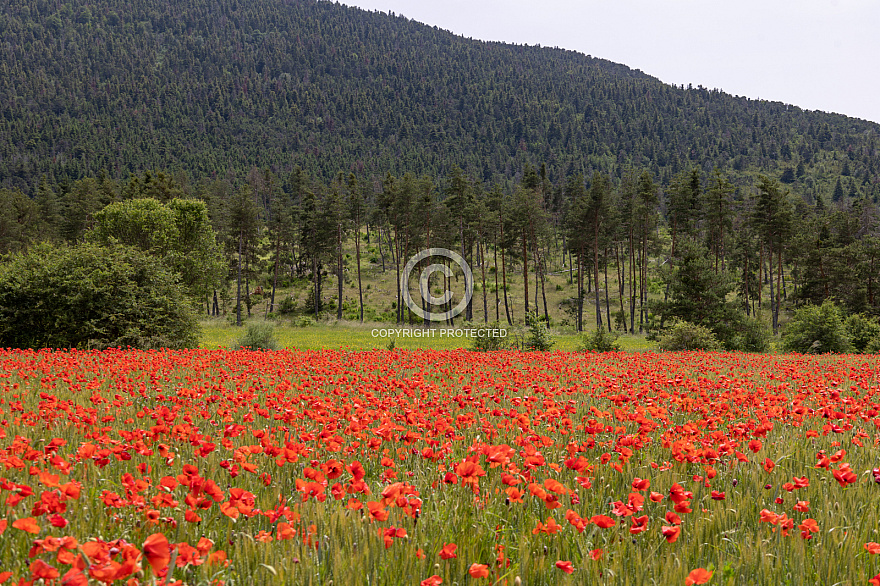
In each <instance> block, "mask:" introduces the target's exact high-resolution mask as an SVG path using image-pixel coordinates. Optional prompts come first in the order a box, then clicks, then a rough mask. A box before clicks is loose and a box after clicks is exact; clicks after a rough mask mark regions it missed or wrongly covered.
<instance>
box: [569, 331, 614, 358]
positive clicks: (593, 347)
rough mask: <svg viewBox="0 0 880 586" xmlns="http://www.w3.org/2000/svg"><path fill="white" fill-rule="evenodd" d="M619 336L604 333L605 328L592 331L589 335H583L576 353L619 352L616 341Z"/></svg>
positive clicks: (607, 332) (612, 333)
mask: <svg viewBox="0 0 880 586" xmlns="http://www.w3.org/2000/svg"><path fill="white" fill-rule="evenodd" d="M619 337H620V334H618V333H617V332H609V331H606V330H605V328H599V329H597V330H594V331H593V333H591V334H583V335H582V336H581V337H580V343H579V344H578V352H619V351H620V344H618V343H617V339H618V338H619Z"/></svg>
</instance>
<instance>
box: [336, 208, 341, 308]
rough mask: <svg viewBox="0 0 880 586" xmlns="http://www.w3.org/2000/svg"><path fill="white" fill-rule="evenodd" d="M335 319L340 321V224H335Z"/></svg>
mask: <svg viewBox="0 0 880 586" xmlns="http://www.w3.org/2000/svg"><path fill="white" fill-rule="evenodd" d="M336 247H337V248H336V319H338V320H341V319H342V223H337V224H336Z"/></svg>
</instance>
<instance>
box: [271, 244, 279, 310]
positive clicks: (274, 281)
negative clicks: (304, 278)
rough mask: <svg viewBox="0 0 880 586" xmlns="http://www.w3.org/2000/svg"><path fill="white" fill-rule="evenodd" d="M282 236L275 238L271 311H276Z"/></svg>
mask: <svg viewBox="0 0 880 586" xmlns="http://www.w3.org/2000/svg"><path fill="white" fill-rule="evenodd" d="M280 261H281V238H278V237H276V238H275V276H274V277H273V278H272V301H271V303H270V305H269V313H274V312H275V289H277V288H278V265H280V264H281V262H280Z"/></svg>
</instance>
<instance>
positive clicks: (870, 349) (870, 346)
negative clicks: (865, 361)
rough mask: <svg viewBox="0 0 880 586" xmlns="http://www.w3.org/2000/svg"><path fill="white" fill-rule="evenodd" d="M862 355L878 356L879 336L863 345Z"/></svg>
mask: <svg viewBox="0 0 880 586" xmlns="http://www.w3.org/2000/svg"><path fill="white" fill-rule="evenodd" d="M862 353H863V354H880V336H877V337H876V338H871V340H869V341H868V343H867V344H865V349H864V350H863V351H862Z"/></svg>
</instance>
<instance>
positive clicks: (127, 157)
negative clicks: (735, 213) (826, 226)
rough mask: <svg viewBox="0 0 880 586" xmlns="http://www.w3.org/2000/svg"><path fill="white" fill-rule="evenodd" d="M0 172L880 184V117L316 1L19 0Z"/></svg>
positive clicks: (1, 51) (29, 181)
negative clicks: (805, 105)
mask: <svg viewBox="0 0 880 586" xmlns="http://www.w3.org/2000/svg"><path fill="white" fill-rule="evenodd" d="M0 33H2V38H3V43H2V44H0V184H2V185H6V186H16V187H21V188H22V189H25V190H28V191H30V190H33V189H34V187H35V186H36V184H37V182H38V180H39V177H40V176H41V175H44V174H45V175H47V176H48V178H49V180H50V181H52V182H54V181H62V182H63V181H64V180H69V179H76V178H79V177H83V176H87V175H94V174H97V173H98V171H99V170H101V169H107V170H109V172H110V173H111V174H112V175H115V176H119V177H124V176H126V175H127V174H128V173H130V172H134V171H139V170H141V169H145V168H162V169H167V170H184V171H187V172H188V173H190V174H191V175H192V176H194V177H195V178H200V177H205V176H211V175H215V174H225V173H226V172H227V170H229V169H230V168H231V169H233V170H237V171H246V170H247V169H249V168H251V167H252V166H260V167H262V166H266V165H268V166H270V167H272V168H274V169H275V170H276V172H279V173H285V172H287V171H289V170H290V169H291V168H292V167H293V166H294V165H296V164H298V165H300V166H302V167H304V168H306V169H308V170H309V171H311V172H312V173H314V174H316V175H318V176H321V177H328V176H332V175H334V174H335V173H337V172H338V171H340V170H344V171H347V170H349V169H351V170H355V171H358V172H363V173H366V174H372V175H384V174H385V173H387V172H391V173H395V174H398V173H402V172H405V171H413V172H416V173H427V174H431V175H433V174H440V173H444V172H445V171H446V169H448V168H449V167H450V166H451V165H453V164H458V165H459V166H461V167H462V168H464V169H465V170H467V171H468V172H470V173H472V174H473V175H475V176H477V177H481V178H483V179H487V180H488V179H499V178H505V177H511V176H512V175H514V174H515V173H516V172H518V171H519V170H520V169H521V168H522V165H523V164H524V163H525V162H526V161H530V162H533V163H538V164H539V163H546V164H547V166H548V169H549V170H550V172H551V175H552V176H554V177H560V176H562V175H564V174H566V173H568V172H570V171H571V170H581V169H583V170H585V171H586V172H588V173H589V172H590V171H591V170H592V169H601V170H604V171H607V172H610V173H615V174H618V173H620V172H621V171H622V170H623V169H624V168H626V167H627V166H635V167H647V168H649V169H652V170H653V171H654V172H655V174H657V175H658V176H659V177H660V178H661V180H665V179H668V178H669V177H670V176H671V175H672V174H673V173H675V172H677V171H678V170H679V169H681V168H684V167H687V166H690V165H691V164H697V165H699V166H701V167H703V168H711V167H712V166H715V165H718V166H721V167H725V168H732V169H733V170H735V171H737V172H742V174H747V173H751V172H753V171H764V172H769V173H773V174H777V175H780V176H783V178H784V179H785V180H786V181H787V182H789V183H791V182H796V183H797V184H798V185H797V187H798V188H799V189H800V191H802V192H803V193H804V194H806V195H816V194H824V195H830V194H831V193H832V190H833V188H834V187H836V185H837V180H838V177H839V176H841V175H842V176H843V181H842V182H841V187H840V188H839V190H838V191H841V190H842V191H844V192H845V193H846V194H851V195H860V194H861V195H874V196H875V197H876V195H877V191H878V187H877V182H878V172H880V168H878V161H877V148H878V147H877V135H878V131H880V126H878V125H877V124H874V123H870V122H866V121H862V120H857V119H852V118H847V117H845V116H840V115H835V114H826V113H821V112H805V111H802V110H800V109H799V108H795V107H789V106H786V105H784V104H781V103H773V102H765V101H753V100H748V99H746V98H738V97H733V96H730V95H727V94H724V93H722V92H718V91H709V90H706V89H702V88H698V89H684V88H677V87H674V86H669V85H665V84H662V83H661V82H660V81H658V80H657V79H655V78H652V77H650V76H648V75H646V74H644V73H641V72H639V71H634V70H632V69H630V68H627V67H625V66H623V65H618V64H614V63H611V62H609V61H604V60H601V59H594V58H591V57H588V56H584V55H582V54H578V53H575V52H571V51H564V50H559V49H549V48H540V47H528V46H518V45H509V44H502V43H486V42H481V41H474V40H469V39H464V38H461V37H456V36H454V35H452V34H451V33H448V32H445V31H441V30H439V29H437V28H435V27H430V26H427V25H423V24H419V23H416V22H414V21H410V20H407V19H406V18H403V17H394V16H390V15H386V14H384V13H376V12H366V11H363V10H360V9H356V8H349V7H345V6H341V5H338V4H332V3H329V2H315V1H312V0H286V1H285V0H248V1H244V0H183V1H171V0H142V1H138V2H135V3H129V2H125V1H122V0H96V1H94V2H90V3H89V4H87V5H81V6H76V5H71V4H69V3H68V4H59V3H56V2H51V1H49V0H8V1H7V2H6V3H4V6H3V7H2V8H0Z"/></svg>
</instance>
